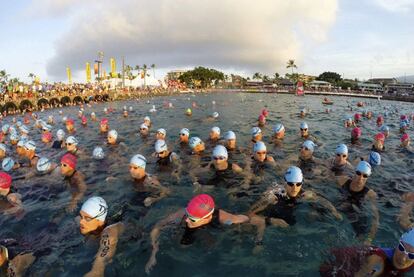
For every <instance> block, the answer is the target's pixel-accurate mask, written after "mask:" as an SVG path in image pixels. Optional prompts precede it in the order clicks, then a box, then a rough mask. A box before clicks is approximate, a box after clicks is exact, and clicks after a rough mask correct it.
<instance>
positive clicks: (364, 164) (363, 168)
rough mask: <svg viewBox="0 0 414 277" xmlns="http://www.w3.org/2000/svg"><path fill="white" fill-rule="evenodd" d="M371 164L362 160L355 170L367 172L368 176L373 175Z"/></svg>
mask: <svg viewBox="0 0 414 277" xmlns="http://www.w3.org/2000/svg"><path fill="white" fill-rule="evenodd" d="M371 170H372V168H371V165H370V164H369V163H367V162H366V161H360V162H359V164H358V166H357V168H356V169H355V171H359V172H361V173H364V174H367V175H368V176H370V175H371Z"/></svg>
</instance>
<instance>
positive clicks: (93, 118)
mask: <svg viewBox="0 0 414 277" xmlns="http://www.w3.org/2000/svg"><path fill="white" fill-rule="evenodd" d="M91 120H92V121H97V120H98V119H97V118H96V114H95V112H91Z"/></svg>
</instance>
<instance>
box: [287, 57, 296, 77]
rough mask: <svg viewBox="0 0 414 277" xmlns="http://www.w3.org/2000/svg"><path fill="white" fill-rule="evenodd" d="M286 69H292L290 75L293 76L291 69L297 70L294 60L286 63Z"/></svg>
mask: <svg viewBox="0 0 414 277" xmlns="http://www.w3.org/2000/svg"><path fill="white" fill-rule="evenodd" d="M286 68H290V69H292V74H293V69H294V68H298V67H297V65H296V64H295V60H289V61H288V62H287V66H286Z"/></svg>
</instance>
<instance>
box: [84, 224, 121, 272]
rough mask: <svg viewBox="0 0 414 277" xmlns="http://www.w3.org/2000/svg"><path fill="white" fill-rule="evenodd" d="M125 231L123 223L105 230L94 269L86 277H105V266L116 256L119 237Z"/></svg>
mask: <svg viewBox="0 0 414 277" xmlns="http://www.w3.org/2000/svg"><path fill="white" fill-rule="evenodd" d="M123 230H124V224H123V223H122V222H119V223H116V224H114V225H111V226H108V227H107V228H105V229H104V230H103V232H102V235H101V242H100V244H99V250H98V253H97V254H96V256H95V261H94V262H93V265H92V269H91V271H89V272H88V273H87V274H86V275H85V276H88V277H89V276H103V275H104V273H105V266H106V265H107V264H108V263H109V262H110V261H111V259H112V257H113V256H114V255H115V251H116V245H117V243H118V237H119V235H120V234H121V233H122V232H123Z"/></svg>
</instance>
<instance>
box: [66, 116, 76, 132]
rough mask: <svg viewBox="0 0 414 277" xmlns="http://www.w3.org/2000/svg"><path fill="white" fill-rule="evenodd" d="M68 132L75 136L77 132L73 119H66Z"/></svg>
mask: <svg viewBox="0 0 414 277" xmlns="http://www.w3.org/2000/svg"><path fill="white" fill-rule="evenodd" d="M66 130H67V131H68V133H69V134H73V133H75V132H76V130H75V121H74V120H73V119H71V118H68V119H66Z"/></svg>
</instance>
